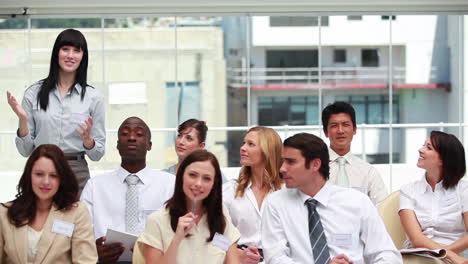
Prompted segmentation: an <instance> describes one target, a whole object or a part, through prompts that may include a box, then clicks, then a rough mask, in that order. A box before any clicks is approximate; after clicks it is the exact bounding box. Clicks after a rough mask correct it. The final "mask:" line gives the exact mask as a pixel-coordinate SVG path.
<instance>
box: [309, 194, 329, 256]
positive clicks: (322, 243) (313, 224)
mask: <svg viewBox="0 0 468 264" xmlns="http://www.w3.org/2000/svg"><path fill="white" fill-rule="evenodd" d="M305 204H306V205H307V209H308V211H309V238H310V244H311V245H312V253H313V255H314V261H315V264H326V263H328V261H329V260H330V250H329V248H328V244H327V237H326V236H325V232H324V230H323V226H322V222H321V221H320V215H319V214H318V212H317V209H316V207H317V200H314V199H312V198H309V199H307V201H306V202H305Z"/></svg>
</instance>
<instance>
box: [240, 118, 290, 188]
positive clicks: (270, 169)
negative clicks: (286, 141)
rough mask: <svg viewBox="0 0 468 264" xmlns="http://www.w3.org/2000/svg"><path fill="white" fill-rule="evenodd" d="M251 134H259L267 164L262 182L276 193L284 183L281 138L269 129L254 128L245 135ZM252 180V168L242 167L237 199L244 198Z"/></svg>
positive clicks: (264, 159) (263, 156)
mask: <svg viewBox="0 0 468 264" xmlns="http://www.w3.org/2000/svg"><path fill="white" fill-rule="evenodd" d="M250 132H257V133H258V141H259V145H260V148H261V149H262V160H263V161H264V162H265V167H264V168H263V175H262V182H263V185H264V186H267V187H268V190H269V191H276V190H279V189H281V184H282V183H283V181H282V180H281V178H280V172H279V171H280V168H281V150H282V149H283V144H282V143H281V138H280V136H279V135H278V133H276V131H275V130H273V129H272V128H268V127H262V126H256V127H252V128H251V129H249V131H247V133H245V135H247V134H248V133H250ZM251 180H252V169H251V167H250V166H242V168H241V171H240V173H239V179H237V183H238V185H237V189H236V197H242V196H244V192H245V188H247V185H248V184H249V182H250V181H251Z"/></svg>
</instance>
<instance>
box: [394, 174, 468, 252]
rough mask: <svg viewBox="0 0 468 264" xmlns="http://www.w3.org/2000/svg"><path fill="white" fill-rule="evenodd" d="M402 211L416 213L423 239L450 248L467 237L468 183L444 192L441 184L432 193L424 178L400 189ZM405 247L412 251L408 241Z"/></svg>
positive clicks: (460, 183)
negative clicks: (449, 246)
mask: <svg viewBox="0 0 468 264" xmlns="http://www.w3.org/2000/svg"><path fill="white" fill-rule="evenodd" d="M403 209H409V210H413V211H414V213H415V214H416V218H417V219H418V222H419V224H420V225H421V230H422V232H423V234H424V235H426V236H427V237H428V238H430V239H432V240H433V241H435V242H437V243H439V244H442V245H450V244H452V243H453V242H455V241H456V240H458V239H460V238H462V237H463V236H464V235H466V227H465V224H464V221H463V213H465V212H467V211H468V182H466V181H463V180H461V181H459V182H458V184H457V185H456V186H455V187H454V188H450V189H444V188H443V187H442V182H439V183H437V184H436V186H435V189H434V191H432V188H431V186H430V185H429V184H428V183H427V180H426V177H425V176H423V177H422V178H421V179H420V180H418V181H415V182H412V183H408V184H406V185H403V186H402V187H401V190H400V210H403ZM404 245H405V247H411V242H410V241H409V239H407V240H406V241H405V244H404Z"/></svg>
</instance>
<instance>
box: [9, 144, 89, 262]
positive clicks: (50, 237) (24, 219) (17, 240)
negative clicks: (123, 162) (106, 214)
mask: <svg viewBox="0 0 468 264" xmlns="http://www.w3.org/2000/svg"><path fill="white" fill-rule="evenodd" d="M96 261H97V253H96V246H95V244H94V236H93V229H92V226H91V222H90V218H89V214H88V210H87V208H86V206H85V205H84V204H82V203H80V202H78V184H77V182H76V178H75V175H74V174H73V171H72V170H71V169H70V166H69V165H68V163H67V160H66V159H65V156H64V154H63V152H62V151H61V150H60V149H59V148H58V147H57V146H55V145H47V144H45V145H41V146H39V147H38V148H37V149H36V150H34V151H33V153H32V154H31V156H30V157H29V159H28V161H27V162H26V166H25V168H24V172H23V175H22V176H21V179H20V181H19V183H18V194H17V195H16V199H15V200H13V201H11V202H9V203H6V204H2V206H0V263H3V264H8V263H28V264H29V263H93V264H94V263H96Z"/></svg>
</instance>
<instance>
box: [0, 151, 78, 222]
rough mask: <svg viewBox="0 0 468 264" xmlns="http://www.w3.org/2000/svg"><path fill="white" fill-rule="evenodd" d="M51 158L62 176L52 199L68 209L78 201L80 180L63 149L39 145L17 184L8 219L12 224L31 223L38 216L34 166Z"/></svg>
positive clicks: (58, 206)
mask: <svg viewBox="0 0 468 264" xmlns="http://www.w3.org/2000/svg"><path fill="white" fill-rule="evenodd" d="M42 157H45V158H48V159H50V160H51V161H52V162H53V163H54V166H55V169H56V170H57V173H58V176H59V178H60V186H59V188H58V190H57V193H56V194H55V195H54V197H53V199H52V201H53V203H54V204H55V206H56V207H57V209H58V210H67V209H69V208H70V207H71V206H72V205H73V204H74V203H75V202H77V201H78V182H77V180H76V177H75V174H74V173H73V171H72V170H71V168H70V166H69V165H68V162H67V160H66V159H65V155H64V154H63V152H62V150H61V149H60V148H59V147H57V146H56V145H52V144H44V145H40V146H39V147H37V148H36V149H35V150H34V151H33V152H32V153H31V156H29V158H28V160H27V161H26V165H25V167H24V171H23V174H22V175H21V178H20V181H19V183H18V186H17V190H18V193H17V194H16V199H15V200H13V201H12V203H11V205H9V206H6V205H4V204H3V206H5V207H7V208H8V213H7V216H8V220H9V221H10V223H11V224H12V225H15V226H16V227H21V226H24V225H27V224H28V223H30V222H31V221H32V220H33V219H34V217H35V216H36V200H37V197H36V195H35V194H34V192H33V189H32V183H31V182H32V181H31V174H32V168H33V166H34V164H35V163H36V161H37V160H38V159H39V158H42Z"/></svg>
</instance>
